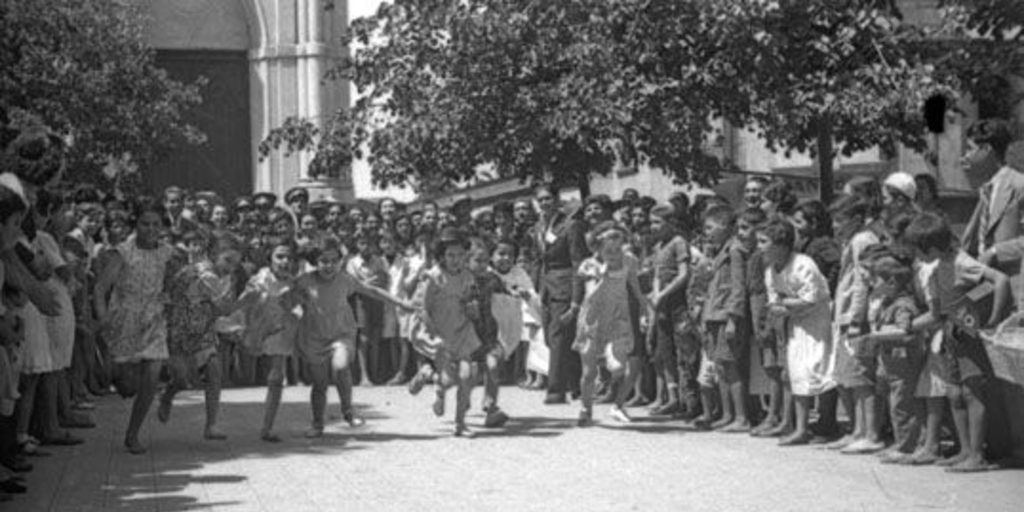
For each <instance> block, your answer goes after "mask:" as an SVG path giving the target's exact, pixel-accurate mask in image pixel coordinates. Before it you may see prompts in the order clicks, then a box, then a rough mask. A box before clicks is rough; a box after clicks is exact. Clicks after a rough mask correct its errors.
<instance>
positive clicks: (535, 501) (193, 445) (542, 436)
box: [0, 387, 1024, 512]
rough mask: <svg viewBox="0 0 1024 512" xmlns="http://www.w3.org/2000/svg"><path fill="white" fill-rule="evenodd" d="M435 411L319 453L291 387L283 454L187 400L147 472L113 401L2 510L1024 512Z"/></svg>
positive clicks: (735, 451)
mask: <svg viewBox="0 0 1024 512" xmlns="http://www.w3.org/2000/svg"><path fill="white" fill-rule="evenodd" d="M332 395H333V393H332ZM480 395H481V392H480V390H477V391H476V392H475V393H474V401H475V403H474V405H476V404H477V403H478V401H479V399H480ZM432 397H433V394H432V392H430V389H429V388H428V389H427V390H425V391H424V393H423V394H422V395H420V396H419V397H411V396H409V394H408V393H407V392H406V391H405V390H404V389H403V388H357V389H356V400H357V402H359V403H360V404H361V405H360V411H361V413H362V414H363V415H364V417H366V418H367V420H368V423H367V425H366V426H365V427H363V428H361V429H358V430H351V429H349V428H347V426H343V425H344V424H342V423H341V422H340V420H339V419H338V418H337V417H335V418H334V421H333V422H332V423H333V424H332V425H330V426H329V427H328V430H327V434H326V435H325V437H324V438H323V439H319V440H313V441H310V440H307V439H304V438H303V437H302V433H303V432H304V430H305V428H306V427H307V426H308V421H309V409H308V405H307V400H308V389H307V388H301V387H299V388H288V389H286V392H285V402H284V404H282V407H281V413H280V416H279V418H278V426H279V429H278V431H279V433H280V434H282V435H283V437H284V442H283V443H280V444H276V445H272V444H267V443H263V442H261V441H259V440H258V439H257V434H258V431H259V425H260V423H261V418H262V412H263V404H262V400H263V390H262V389H238V390H228V391H226V392H225V396H224V403H223V405H222V416H223V418H224V420H223V422H222V426H223V429H224V430H225V431H226V432H228V433H229V434H230V435H231V438H230V439H229V440H228V441H226V442H210V441H204V440H202V438H201V433H202V424H203V403H202V393H201V392H190V393H184V394H182V395H181V396H180V397H179V400H178V403H177V405H176V407H175V409H174V413H173V415H172V418H171V421H170V423H168V424H167V425H161V424H159V423H157V422H156V421H155V419H153V418H152V415H151V420H150V422H149V423H148V424H147V425H146V427H145V429H144V435H145V438H144V442H146V443H147V444H148V445H149V446H150V448H151V450H150V452H149V453H148V454H146V455H142V456H132V455H129V454H127V453H126V452H125V450H124V449H123V448H122V446H121V440H122V436H123V428H124V425H125V423H126V418H127V414H128V408H129V402H128V401H122V400H120V399H118V398H114V397H108V398H105V399H103V400H102V401H101V402H100V404H99V408H98V410H97V417H98V420H99V428H97V429H95V430H89V431H80V432H81V433H83V434H84V435H85V437H86V439H87V443H86V444H84V445H81V446H78V447H74V448H47V449H48V450H49V451H51V452H52V453H53V454H54V456H53V457H48V458H35V459H32V461H33V462H34V463H35V464H36V465H37V469H36V471H35V472H33V473H30V474H29V480H28V483H29V486H30V491H29V494H28V495H24V496H20V497H18V498H17V499H16V500H15V501H11V502H7V503H0V510H3V511H6V510H10V511H18V512H37V511H38V512H43V511H48V512H89V511H107V510H111V511H140V512H142V511H163V512H178V511H189V510H215V511H242V512H249V511H257V512H259V511H286V512H303V511H327V510H345V511H374V510H426V511H434V510H446V511H460V510H478V511H501V510H514V511H529V510H559V511H574V510H609V511H622V510H644V511H649V510H651V511H659V510H673V511H679V510H698V511H715V510H723V511H734V510H736V511H744V510H750V511H759V512H764V511H772V512H774V511H789V510H793V511H847V510H849V511H885V510H893V511H907V510H950V511H972V512H973V511H985V512H999V511H1011V510H1012V511H1019V510H1022V508H1021V506H1022V505H1021V504H1022V503H1024V471H1018V470H1004V471H994V472H990V473H983V474H974V475H949V474H946V473H944V472H942V471H941V470H940V469H938V468H934V467H932V468H906V467H893V466H882V465H880V464H878V463H877V462H876V461H875V460H874V459H873V458H872V457H869V456H859V457H858V456H841V455H838V454H834V453H828V452H824V451H822V450H820V449H816V448H810V447H801V448H779V447H777V446H775V445H774V443H773V442H772V441H766V440H757V439H752V438H749V437H747V436H742V435H739V436H737V435H726V434H717V433H701V432H694V431H689V430H686V429H685V428H683V425H682V424H681V423H679V422H674V421H644V420H641V421H638V422H637V423H636V424H634V425H630V426H628V427H618V426H614V425H611V424H610V423H608V422H607V421H605V420H604V416H603V414H604V412H605V411H606V409H605V408H598V409H597V410H596V411H595V414H596V415H597V416H596V417H597V418H598V419H600V420H601V423H600V424H599V425H598V426H595V427H592V428H589V429H585V430H580V429H576V428H575V426H574V423H575V421H574V420H575V416H576V412H577V409H576V407H574V406H568V407H567V406H558V407H545V406H543V405H541V404H540V401H541V398H542V395H540V394H538V393H536V392H526V391H521V390H519V389H513V388H505V389H503V390H502V403H503V404H504V408H505V410H507V411H508V412H509V413H510V414H511V415H513V418H514V419H513V421H512V422H510V423H509V425H508V426H507V428H505V429H504V430H501V431H495V432H482V433H481V435H480V436H479V437H477V438H476V439H472V440H464V439H457V438H453V437H451V435H450V429H451V422H452V419H451V416H452V411H451V410H449V411H448V416H447V417H445V418H443V419H437V418H435V417H434V416H433V414H432V413H431V411H430V403H431V398H432ZM332 400H334V401H333V402H332V404H331V409H330V413H331V414H334V415H337V413H338V411H339V408H338V405H337V402H336V400H337V398H336V397H335V396H332ZM453 401H454V396H453V395H450V400H449V404H452V403H453ZM470 414H471V418H470V423H471V424H477V425H479V424H480V423H481V422H482V418H481V416H480V415H479V409H475V410H474V411H472V412H471V413H470ZM635 415H637V416H640V415H641V413H640V412H639V410H638V411H637V412H636V414H635Z"/></svg>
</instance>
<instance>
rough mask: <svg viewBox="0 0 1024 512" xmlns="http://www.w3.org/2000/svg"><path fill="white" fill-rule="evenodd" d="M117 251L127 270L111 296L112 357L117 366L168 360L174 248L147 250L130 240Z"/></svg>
mask: <svg viewBox="0 0 1024 512" xmlns="http://www.w3.org/2000/svg"><path fill="white" fill-rule="evenodd" d="M117 251H118V253H119V254H120V255H121V258H122V259H123V260H124V267H123V269H122V271H121V274H120V275H119V276H117V281H116V282H115V283H114V291H113V294H112V295H111V297H110V312H109V316H110V321H109V329H110V330H109V331H108V332H107V333H106V340H107V343H108V345H109V347H110V354H111V355H112V356H113V358H114V362H117V363H127V362H137V361H145V360H163V359H167V357H168V350H167V317H166V314H165V312H164V307H165V305H166V295H165V293H164V274H165V272H166V269H167V262H169V261H170V260H171V258H172V257H173V256H174V248H173V247H171V246H169V245H166V244H160V245H159V246H157V247H156V248H155V249H150V250H145V249H141V248H139V246H138V245H137V244H136V243H135V239H134V238H130V239H129V240H127V241H126V242H124V243H122V244H121V245H119V246H118V247H117Z"/></svg>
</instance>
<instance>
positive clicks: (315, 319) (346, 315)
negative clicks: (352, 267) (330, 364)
mask: <svg viewBox="0 0 1024 512" xmlns="http://www.w3.org/2000/svg"><path fill="white" fill-rule="evenodd" d="M295 286H296V287H298V288H299V289H300V290H301V291H302V293H304V294H305V295H306V300H305V301H304V302H303V306H302V308H303V312H302V319H301V320H300V321H299V336H298V338H297V339H298V341H297V343H296V346H297V348H298V350H299V355H300V356H301V357H302V358H303V359H304V360H305V361H306V362H308V363H310V364H321V363H324V362H326V361H330V359H331V355H332V354H333V351H334V348H335V347H336V346H337V345H338V344H341V345H344V346H346V347H347V348H348V349H349V353H354V351H355V348H356V335H357V332H358V330H359V325H358V324H357V323H356V318H355V314H354V313H353V311H352V308H351V307H350V306H349V299H350V298H351V297H352V296H353V295H355V294H356V290H357V288H356V286H357V284H356V282H355V278H354V277H352V276H350V275H348V274H346V273H344V272H338V273H336V274H335V275H334V277H332V278H331V279H330V280H324V279H322V278H321V277H320V276H319V275H318V274H317V273H316V272H310V273H308V274H305V275H303V276H301V277H299V279H298V280H297V281H296V283H295Z"/></svg>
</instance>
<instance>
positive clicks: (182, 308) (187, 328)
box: [167, 261, 233, 366]
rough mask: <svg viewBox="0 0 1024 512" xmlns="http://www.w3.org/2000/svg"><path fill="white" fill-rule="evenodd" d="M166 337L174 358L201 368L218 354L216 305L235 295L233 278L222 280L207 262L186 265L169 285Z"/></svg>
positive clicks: (175, 274) (227, 277) (176, 273)
mask: <svg viewBox="0 0 1024 512" xmlns="http://www.w3.org/2000/svg"><path fill="white" fill-rule="evenodd" d="M168 287H169V289H168V297H169V299H170V302H169V303H168V304H167V336H168V340H167V341H168V349H169V352H170V354H171V355H173V356H183V357H189V358H193V360H194V362H195V363H196V364H197V365H199V366H201V365H202V364H204V363H205V362H206V361H207V360H208V359H209V358H210V356H212V355H213V354H214V353H216V351H217V334H216V331H215V330H214V324H215V322H216V321H217V305H218V304H222V303H224V302H225V301H226V300H228V298H229V297H230V295H231V294H232V291H233V290H232V288H233V286H232V282H231V276H226V278H221V277H219V276H217V274H216V273H215V272H214V271H213V265H212V264H211V263H210V262H208V261H203V262H199V263H196V264H191V265H185V266H183V267H181V268H180V269H178V270H177V271H176V272H174V276H173V277H172V278H171V280H170V282H169V283H168Z"/></svg>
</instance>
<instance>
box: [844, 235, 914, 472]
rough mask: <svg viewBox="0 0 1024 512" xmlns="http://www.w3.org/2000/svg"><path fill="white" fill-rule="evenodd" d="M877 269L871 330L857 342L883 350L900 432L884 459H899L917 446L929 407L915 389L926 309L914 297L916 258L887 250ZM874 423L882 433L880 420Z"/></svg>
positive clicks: (894, 425) (881, 356)
mask: <svg viewBox="0 0 1024 512" xmlns="http://www.w3.org/2000/svg"><path fill="white" fill-rule="evenodd" d="M871 271H872V274H873V276H874V277H875V286H874V289H875V290H876V293H875V294H874V295H875V297H873V300H872V301H871V304H870V307H869V311H868V312H869V320H870V322H869V323H870V328H871V332H870V333H868V334H867V335H866V336H865V337H864V338H863V339H862V340H856V342H855V347H857V348H858V351H859V352H864V351H872V352H877V354H878V358H879V364H880V367H881V368H880V379H883V380H884V381H885V387H887V388H888V389H889V417H890V418H891V420H892V428H893V435H894V437H895V443H894V444H893V446H892V448H891V449H890V450H888V451H887V452H886V453H885V454H883V456H882V458H881V460H882V462H883V463H885V464H893V463H899V462H901V461H903V460H906V459H907V458H909V457H910V455H911V454H912V453H913V451H914V449H915V447H916V446H917V440H918V435H919V433H920V427H921V420H922V419H923V410H922V408H921V405H922V404H921V403H920V400H918V399H917V398H916V397H915V396H914V389H915V388H916V387H917V380H918V377H919V375H920V374H921V368H922V367H923V366H924V357H925V350H924V343H922V338H921V336H920V335H919V334H917V333H915V332H913V322H914V318H917V316H918V315H919V314H920V308H919V307H918V306H917V299H916V298H915V296H914V268H913V258H910V257H908V255H903V254H892V255H884V256H881V257H879V258H877V259H876V260H875V261H873V262H872V263H871ZM858 412H860V411H858ZM864 412H867V413H872V412H873V411H871V410H868V411H864ZM870 426H871V427H872V428H874V430H875V432H877V430H878V423H877V421H872V422H871V425H870Z"/></svg>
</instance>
